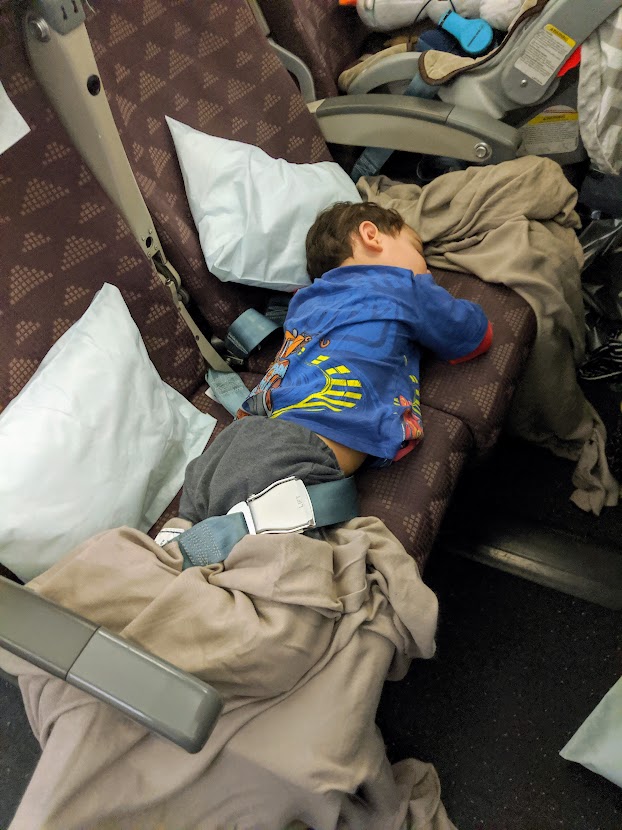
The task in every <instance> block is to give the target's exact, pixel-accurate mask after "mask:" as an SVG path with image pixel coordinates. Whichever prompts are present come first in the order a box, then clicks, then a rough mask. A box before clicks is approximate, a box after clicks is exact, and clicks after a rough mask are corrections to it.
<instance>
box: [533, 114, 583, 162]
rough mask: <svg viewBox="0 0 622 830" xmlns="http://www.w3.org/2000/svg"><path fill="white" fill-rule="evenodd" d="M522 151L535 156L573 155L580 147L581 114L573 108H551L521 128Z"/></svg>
mask: <svg viewBox="0 0 622 830" xmlns="http://www.w3.org/2000/svg"><path fill="white" fill-rule="evenodd" d="M520 133H521V135H522V138H523V140H522V150H523V151H524V152H525V153H528V154H530V155H533V156H548V155H555V154H556V153H573V152H574V151H575V150H576V149H577V147H578V146H579V113H578V112H577V111H576V110H573V109H572V107H563V106H556V107H549V108H548V109H545V110H542V112H539V113H538V114H537V115H536V116H534V118H532V119H531V120H530V121H528V122H527V123H526V124H523V126H522V127H521V128H520Z"/></svg>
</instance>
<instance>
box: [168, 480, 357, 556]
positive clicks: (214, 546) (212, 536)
mask: <svg viewBox="0 0 622 830" xmlns="http://www.w3.org/2000/svg"><path fill="white" fill-rule="evenodd" d="M278 483H279V482H277V484H278ZM268 489H270V488H266V490H268ZM306 489H307V493H308V495H309V498H310V500H311V505H312V507H313V516H314V523H313V525H312V527H327V526H329V525H334V524H338V523H340V522H347V521H348V520H349V519H353V518H355V517H356V516H358V514H359V513H358V497H357V491H356V485H355V483H354V479H353V478H352V477H349V478H341V479H338V480H336V481H326V482H323V483H322V484H313V485H311V486H309V487H308V488H306ZM263 492H264V493H265V492H266V491H263ZM252 498H255V499H257V498H261V494H260V496H259V497H252ZM250 501H251V499H250V498H249V502H250ZM285 509H286V508H284V510H285ZM249 532H250V531H249V527H248V524H247V521H246V518H245V517H244V514H243V513H228V514H227V515H226V516H212V517H210V518H208V519H203V521H202V522H198V523H197V524H196V525H194V526H193V527H191V528H190V529H189V530H186V531H184V532H183V533H180V534H179V535H178V536H177V537H176V538H175V541H176V542H177V543H178V544H179V548H180V550H181V552H182V555H183V557H184V564H183V568H184V570H185V569H186V568H191V567H193V566H204V565H214V564H216V563H217V562H223V561H224V560H225V559H226V558H227V556H228V555H229V553H230V552H231V550H232V548H233V547H234V545H236V544H237V543H238V542H239V541H240V539H242V538H243V537H244V536H246V535H248V534H249ZM280 532H287V531H286V530H283V531H280ZM291 532H294V531H291Z"/></svg>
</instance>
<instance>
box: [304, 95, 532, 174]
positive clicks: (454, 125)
mask: <svg viewBox="0 0 622 830" xmlns="http://www.w3.org/2000/svg"><path fill="white" fill-rule="evenodd" d="M309 110H310V111H311V112H312V113H314V114H315V116H316V118H317V119H318V124H319V126H320V129H321V130H322V133H323V135H324V139H325V140H326V141H327V142H328V143H333V144H349V145H354V146H357V147H386V148H388V149H391V150H407V151H409V152H412V153H427V154H428V155H434V156H451V157H452V158H458V159H463V160H464V161H471V162H474V163H476V164H478V163H479V164H482V163H493V164H496V163H498V162H500V161H507V160H509V159H513V158H515V157H516V152H517V150H518V146H519V144H520V134H519V132H518V130H516V129H514V127H510V126H509V125H508V124H504V123H503V122H501V121H497V120H496V119H494V118H492V117H491V116H489V115H486V114H484V113H481V112H473V111H472V110H467V109H465V108H464V107H457V106H453V105H452V104H445V103H443V102H442V101H435V100H433V101H430V100H427V99H423V98H411V97H409V96H406V95H404V96H401V95H344V96H341V97H339V98H325V99H323V100H321V101H314V102H313V103H312V104H310V105H309Z"/></svg>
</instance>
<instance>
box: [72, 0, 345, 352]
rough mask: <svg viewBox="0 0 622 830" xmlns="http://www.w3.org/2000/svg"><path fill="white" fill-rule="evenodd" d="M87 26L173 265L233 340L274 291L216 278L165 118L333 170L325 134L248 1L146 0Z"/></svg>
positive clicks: (94, 15) (114, 8)
mask: <svg viewBox="0 0 622 830" xmlns="http://www.w3.org/2000/svg"><path fill="white" fill-rule="evenodd" d="M86 26H87V30H88V33H89V36H90V38H91V43H92V46H93V51H94V54H95V58H96V60H97V65H98V69H99V71H100V73H101V78H102V81H103V89H104V90H105V91H106V92H107V94H108V98H109V101H110V106H111V109H112V112H113V115H114V117H115V120H116V123H117V126H118V128H119V132H120V134H121V139H122V141H123V144H124V147H125V151H126V153H127V155H128V158H129V161H130V164H131V166H132V169H133V171H134V173H135V175H136V178H137V180H138V184H139V187H140V188H141V191H142V194H143V196H144V199H145V201H146V203H147V207H148V208H149V210H150V212H151V215H152V217H153V220H154V224H155V227H156V230H157V232H158V235H159V236H160V240H161V242H162V244H163V247H164V249H165V252H166V255H167V258H168V259H169V260H170V261H171V263H172V264H173V266H174V267H175V268H176V269H177V271H178V272H179V274H180V276H181V278H182V282H183V284H184V286H185V287H186V289H187V290H188V292H189V293H190V295H191V297H192V298H193V299H194V300H195V302H196V303H197V305H198V306H199V309H200V312H201V314H202V316H203V317H204V318H205V320H207V322H208V324H209V326H210V328H211V330H212V331H213V332H215V333H216V334H218V335H220V336H223V335H224V333H225V332H226V330H227V328H228V326H229V325H230V323H231V322H232V321H233V320H234V319H235V317H237V316H238V315H239V314H240V313H242V311H244V310H245V309H246V308H248V307H249V306H250V305H256V306H261V304H262V303H263V302H264V301H265V293H266V292H263V291H261V290H249V289H248V288H247V287H240V286H238V285H234V284H232V283H227V284H224V283H221V282H220V281H219V280H217V279H216V278H215V277H214V276H213V275H212V274H211V273H210V272H209V270H208V269H207V266H206V265H205V261H204V258H203V254H202V251H201V248H200V244H199V239H198V234H197V232H196V229H195V227H194V222H193V220H192V217H191V215H190V211H189V208H188V204H187V200H186V196H185V191H184V186H183V180H182V176H181V172H180V170H179V166H178V163H177V160H176V157H175V151H174V146H173V142H172V139H171V136H170V134H169V130H168V128H167V126H166V123H165V120H164V116H165V115H170V116H172V117H174V118H176V119H178V120H180V121H182V122H184V123H186V124H188V125H190V126H191V127H194V128H195V129H198V130H201V131H204V132H208V133H210V134H213V135H217V136H222V137H226V138H232V139H235V140H239V141H244V142H248V143H252V144H255V145H257V146H259V147H261V148H262V149H263V150H265V151H266V152H267V153H269V154H271V155H273V156H275V157H282V158H285V159H287V160H288V161H291V162H309V161H321V160H329V159H330V155H329V154H328V150H327V148H326V145H325V143H324V141H323V139H322V137H321V135H320V132H319V129H318V127H317V125H316V123H315V121H314V119H313V118H312V116H311V115H310V114H309V112H308V111H307V108H306V107H305V105H304V103H303V102H302V100H301V98H300V95H299V93H298V90H297V88H296V86H295V84H294V83H293V81H292V80H291V78H290V77H289V75H288V74H287V72H286V71H285V69H284V68H283V67H282V65H281V63H280V62H279V60H278V58H277V57H276V55H275V54H274V52H273V50H272V48H271V46H270V44H269V43H268V42H267V40H266V38H265V37H264V36H263V34H262V33H261V31H260V29H259V27H258V25H257V22H256V20H255V18H254V16H253V14H252V13H251V11H250V9H249V7H248V6H247V4H246V2H245V1H244V0H231V1H230V2H227V3H224V2H210V3H199V2H188V3H182V4H180V3H176V2H174V1H173V0H140V2H136V3H131V4H124V5H123V6H119V5H118V4H114V3H104V4H98V5H97V7H96V10H95V11H94V12H93V11H91V10H88V9H87V20H86Z"/></svg>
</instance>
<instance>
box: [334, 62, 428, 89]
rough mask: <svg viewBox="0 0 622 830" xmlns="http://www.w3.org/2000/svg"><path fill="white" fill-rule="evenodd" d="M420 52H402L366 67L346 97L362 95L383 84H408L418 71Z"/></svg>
mask: <svg viewBox="0 0 622 830" xmlns="http://www.w3.org/2000/svg"><path fill="white" fill-rule="evenodd" d="M420 57H421V52H402V53H401V54H399V55H388V57H386V58H383V59H382V60H381V61H378V63H375V64H373V65H372V66H368V67H367V69H364V70H363V71H362V72H361V74H360V75H358V77H356V78H355V79H354V80H353V81H352V83H351V84H350V86H349V88H348V95H363V94H365V93H366V92H370V91H371V90H372V89H376V88H377V87H379V86H383V85H384V84H391V83H395V82H396V81H404V82H405V83H406V84H408V83H409V82H410V81H411V80H412V78H413V75H414V74H415V72H418V71H419V58H420Z"/></svg>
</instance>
